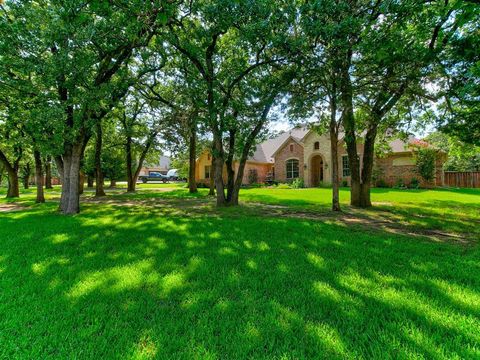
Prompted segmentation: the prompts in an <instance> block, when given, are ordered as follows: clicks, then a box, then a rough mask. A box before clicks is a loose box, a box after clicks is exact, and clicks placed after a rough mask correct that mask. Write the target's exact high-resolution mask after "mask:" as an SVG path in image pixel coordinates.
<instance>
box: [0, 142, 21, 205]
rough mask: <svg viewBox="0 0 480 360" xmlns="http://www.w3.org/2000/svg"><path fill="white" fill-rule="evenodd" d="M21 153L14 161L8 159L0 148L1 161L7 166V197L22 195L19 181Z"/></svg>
mask: <svg viewBox="0 0 480 360" xmlns="http://www.w3.org/2000/svg"><path fill="white" fill-rule="evenodd" d="M20 160H21V155H20V156H18V157H17V158H16V159H15V160H14V161H13V163H10V161H9V160H8V159H7V157H6V156H5V154H4V153H3V151H1V150H0V162H1V163H2V164H3V166H4V167H5V170H6V171H7V175H8V190H7V198H16V197H19V196H20V186H19V181H18V169H19V167H20Z"/></svg>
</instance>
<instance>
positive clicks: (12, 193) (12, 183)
mask: <svg viewBox="0 0 480 360" xmlns="http://www.w3.org/2000/svg"><path fill="white" fill-rule="evenodd" d="M7 172H8V190H7V198H17V197H19V196H20V186H19V185H20V184H19V180H18V170H17V171H8V170H7Z"/></svg>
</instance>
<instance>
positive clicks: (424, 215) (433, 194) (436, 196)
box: [241, 188, 480, 238]
mask: <svg viewBox="0 0 480 360" xmlns="http://www.w3.org/2000/svg"><path fill="white" fill-rule="evenodd" d="M241 199H242V200H244V201H251V202H261V203H267V204H272V205H283V206H287V207H289V208H292V209H296V210H302V211H314V212H325V211H328V210H329V209H330V206H331V189H298V190H295V189H267V188H258V189H245V190H242V193H241ZM349 200H350V191H349V189H348V188H343V189H341V190H340V201H341V203H342V206H343V207H344V210H347V211H348V210H350V208H349V206H348V203H349ZM372 201H373V203H374V209H372V210H369V211H364V213H365V214H367V215H373V216H375V215H376V214H378V210H382V211H387V212H389V213H390V214H391V217H392V218H393V220H395V221H398V222H402V223H407V224H410V225H412V226H415V227H418V228H424V229H438V230H442V231H448V232H456V233H469V234H473V235H476V236H478V237H479V238H480V189H449V190H447V189H435V190H399V189H380V188H376V189H372Z"/></svg>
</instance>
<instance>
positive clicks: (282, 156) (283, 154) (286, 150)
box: [275, 140, 304, 182]
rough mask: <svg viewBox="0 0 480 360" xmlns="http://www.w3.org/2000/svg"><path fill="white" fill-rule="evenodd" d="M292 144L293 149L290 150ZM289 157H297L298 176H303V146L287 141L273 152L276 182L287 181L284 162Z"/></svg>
mask: <svg viewBox="0 0 480 360" xmlns="http://www.w3.org/2000/svg"><path fill="white" fill-rule="evenodd" d="M290 145H293V151H292V150H290ZM289 159H298V160H299V161H298V176H299V177H300V178H303V175H304V174H303V164H304V162H303V146H301V145H299V144H298V143H296V142H295V141H293V140H292V141H287V142H286V144H285V145H284V146H283V147H282V148H281V149H280V150H279V151H278V152H277V153H276V154H275V180H276V181H278V182H287V181H291V179H287V173H286V171H287V169H286V162H287V160H289Z"/></svg>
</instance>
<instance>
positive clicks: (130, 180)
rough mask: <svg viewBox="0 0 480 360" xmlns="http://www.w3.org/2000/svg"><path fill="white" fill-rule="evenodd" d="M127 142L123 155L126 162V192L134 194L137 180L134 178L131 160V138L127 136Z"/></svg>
mask: <svg viewBox="0 0 480 360" xmlns="http://www.w3.org/2000/svg"><path fill="white" fill-rule="evenodd" d="M126 140H127V142H126V144H125V155H126V158H127V159H126V160H127V161H126V162H127V191H128V192H135V187H136V185H137V179H135V178H134V171H133V169H132V167H133V159H132V138H131V137H130V136H127V139H126Z"/></svg>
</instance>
